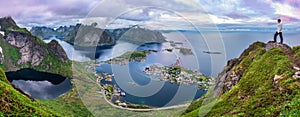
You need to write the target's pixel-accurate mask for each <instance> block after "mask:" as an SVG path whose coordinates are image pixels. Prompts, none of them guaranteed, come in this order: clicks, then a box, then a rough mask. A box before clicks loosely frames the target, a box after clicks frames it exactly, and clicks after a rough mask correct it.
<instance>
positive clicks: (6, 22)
mask: <svg viewBox="0 0 300 117" xmlns="http://www.w3.org/2000/svg"><path fill="white" fill-rule="evenodd" d="M0 26H1V30H2V29H5V28H9V27H18V26H17V24H16V22H15V21H14V20H13V19H12V17H11V16H7V17H3V18H0Z"/></svg>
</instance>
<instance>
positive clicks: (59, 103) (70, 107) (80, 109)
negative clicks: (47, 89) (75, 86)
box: [38, 99, 93, 117]
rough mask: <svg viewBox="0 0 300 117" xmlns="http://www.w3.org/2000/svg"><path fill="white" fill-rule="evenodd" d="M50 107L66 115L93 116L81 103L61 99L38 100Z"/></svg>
mask: <svg viewBox="0 0 300 117" xmlns="http://www.w3.org/2000/svg"><path fill="white" fill-rule="evenodd" d="M38 102H39V103H41V104H43V105H44V106H45V107H47V108H48V109H52V110H54V111H55V112H58V113H59V114H61V115H62V116H65V117H92V116H93V115H92V114H91V113H90V112H89V110H88V109H87V108H86V107H85V106H84V105H83V104H82V102H81V103H79V104H78V103H75V102H67V101H63V100H60V99H55V100H38Z"/></svg>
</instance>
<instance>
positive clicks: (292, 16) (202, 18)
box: [0, 0, 300, 29]
mask: <svg viewBox="0 0 300 117" xmlns="http://www.w3.org/2000/svg"><path fill="white" fill-rule="evenodd" d="M0 9H1V10H0V16H1V17H3V16H12V17H13V18H14V19H15V20H16V22H17V23H18V24H19V25H20V26H22V27H32V26H42V25H44V26H51V27H57V26H60V25H72V24H75V23H87V24H89V23H91V22H97V23H98V24H99V25H98V26H99V27H107V28H118V27H126V26H130V25H136V24H138V25H144V26H145V27H149V28H153V29H194V28H195V27H202V28H203V27H211V26H214V25H215V24H216V25H217V26H239V27H243V26H245V27H272V26H274V25H275V23H276V19H277V18H281V19H283V21H284V23H285V25H286V27H295V26H297V25H299V24H300V1H299V0H26V2H25V1H21V0H9V1H7V0H1V4H0Z"/></svg>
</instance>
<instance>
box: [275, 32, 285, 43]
mask: <svg viewBox="0 0 300 117" xmlns="http://www.w3.org/2000/svg"><path fill="white" fill-rule="evenodd" d="M278 34H279V36H280V43H282V42H283V37H282V32H279V33H278V32H276V33H275V34H274V42H276V41H277V36H278Z"/></svg>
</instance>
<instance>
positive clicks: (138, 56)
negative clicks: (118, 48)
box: [108, 50, 152, 64]
mask: <svg viewBox="0 0 300 117" xmlns="http://www.w3.org/2000/svg"><path fill="white" fill-rule="evenodd" d="M151 52H152V50H143V51H142V50H136V51H129V52H126V53H124V54H122V55H121V56H118V57H115V58H113V59H110V60H108V62H109V63H124V64H125V63H128V62H130V61H138V62H140V61H142V60H145V59H146V57H147V55H148V54H150V53H151Z"/></svg>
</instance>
